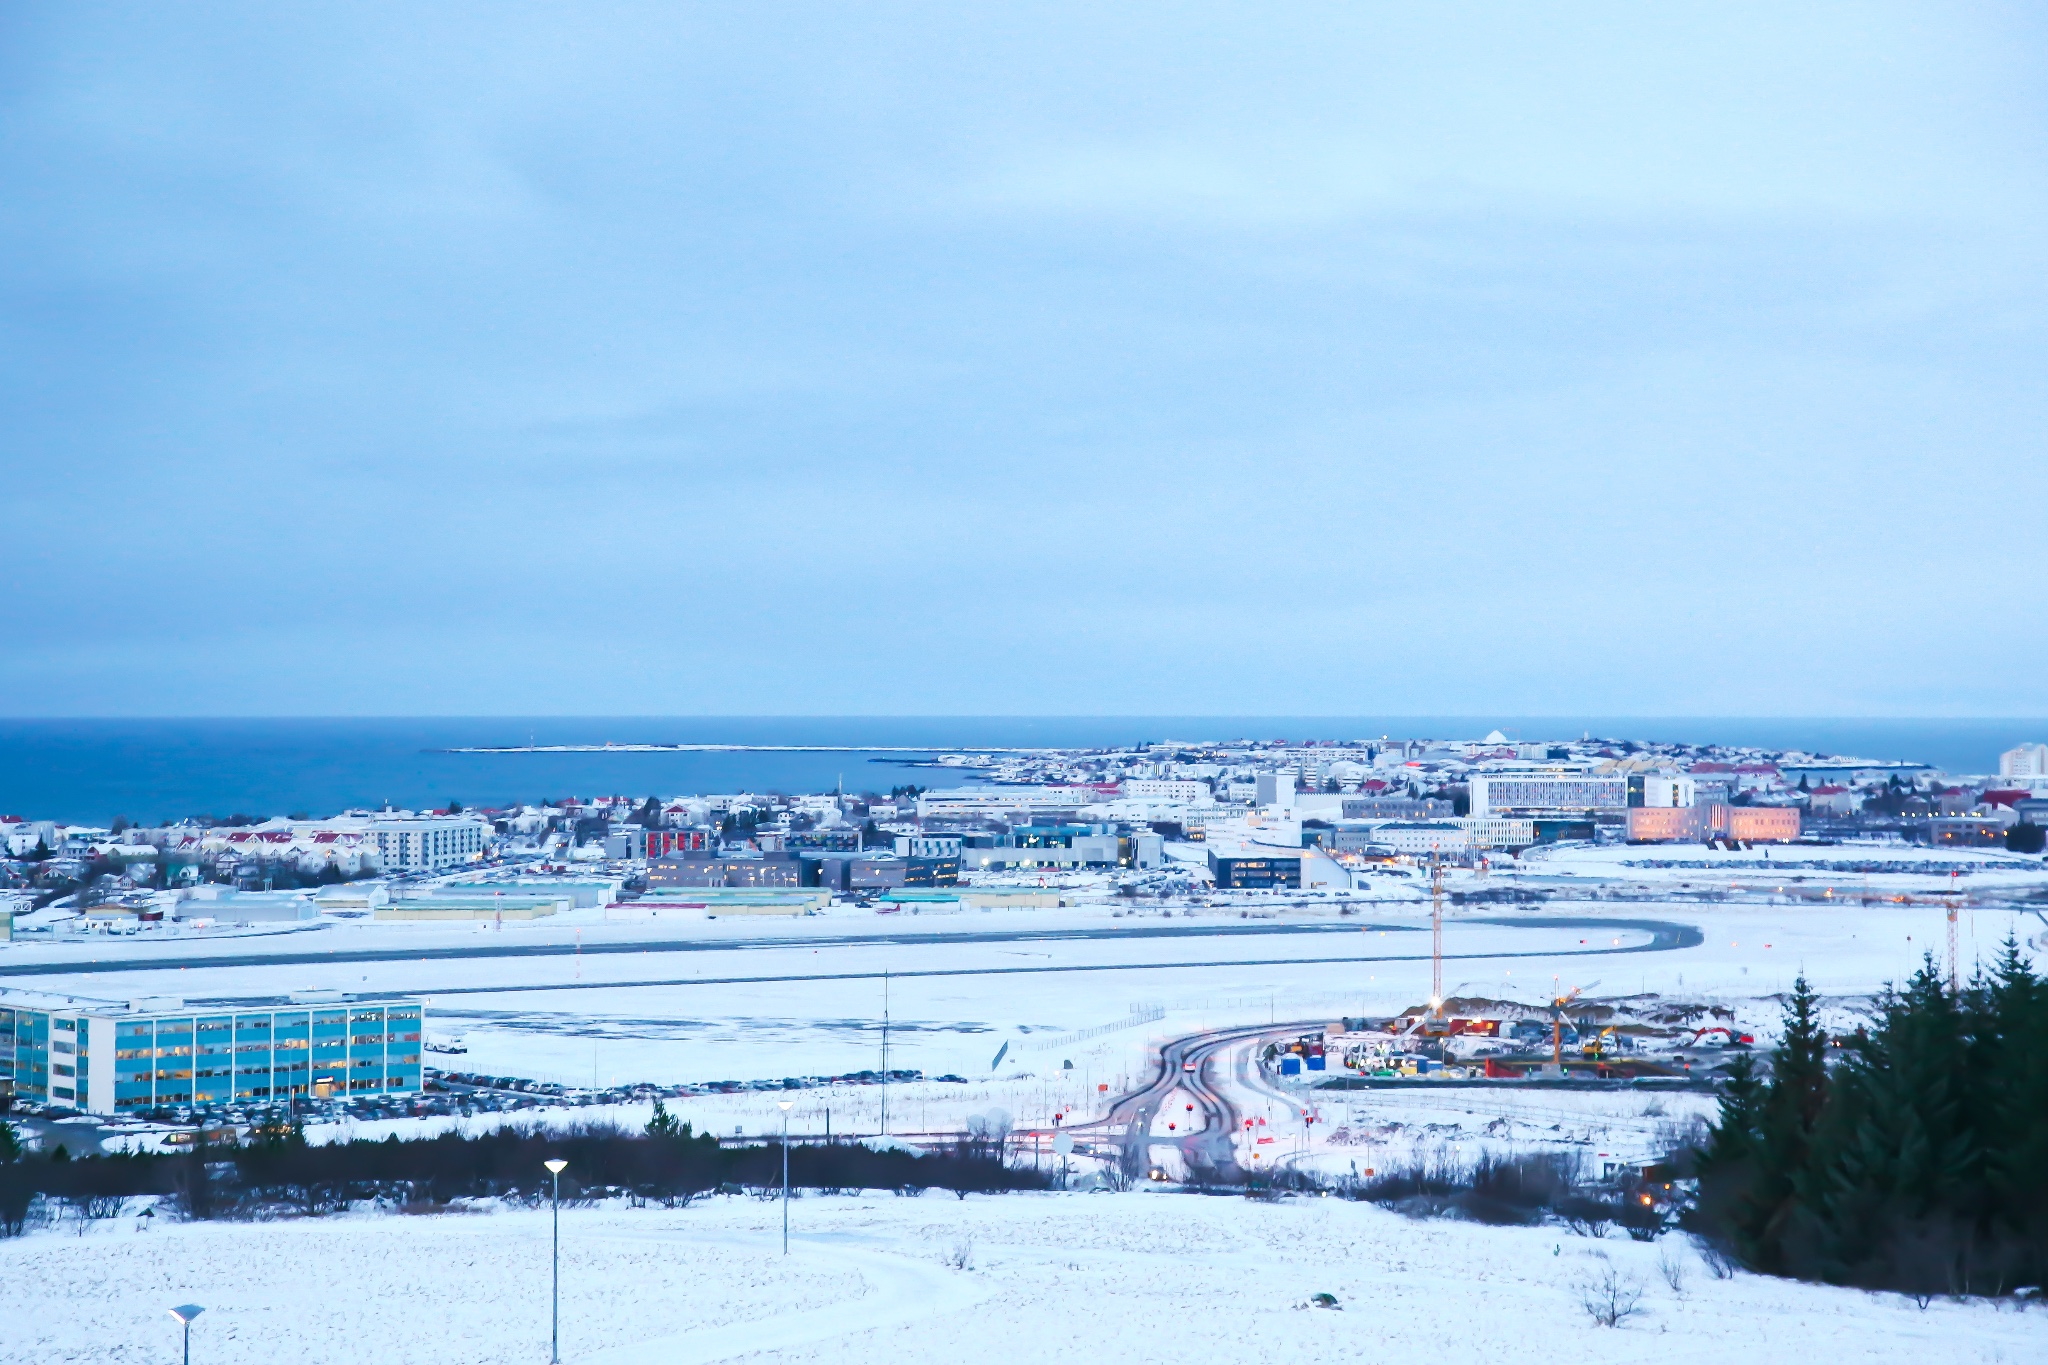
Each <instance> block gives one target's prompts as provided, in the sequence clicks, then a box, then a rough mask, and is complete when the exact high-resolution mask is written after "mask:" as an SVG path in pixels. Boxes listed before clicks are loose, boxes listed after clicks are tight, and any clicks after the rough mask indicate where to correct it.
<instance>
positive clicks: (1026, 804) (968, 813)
mask: <svg viewBox="0 0 2048 1365" xmlns="http://www.w3.org/2000/svg"><path fill="white" fill-rule="evenodd" d="M1108 794H1109V793H1106V792H1102V791H1098V790H1096V789H1095V788H1093V787H954V788H950V789H948V790H946V791H933V792H926V793H924V794H923V795H922V796H920V797H918V798H917V818H918V819H920V820H930V819H932V818H934V817H940V818H945V817H949V816H950V817H956V818H960V817H976V816H990V815H1005V814H1008V813H1009V812H1012V811H1018V812H1022V813H1023V814H1026V815H1037V814H1044V813H1046V812H1050V811H1077V810H1080V809H1082V808H1083V807H1084V806H1092V805H1094V804H1095V803H1096V802H1098V801H1101V800H1102V799H1103V798H1104V797H1105V796H1107V795H1108Z"/></svg>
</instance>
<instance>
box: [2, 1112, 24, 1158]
mask: <svg viewBox="0 0 2048 1365" xmlns="http://www.w3.org/2000/svg"><path fill="white" fill-rule="evenodd" d="M19 1160H21V1139H20V1138H18V1137H16V1136H15V1135H14V1125H13V1124H11V1123H6V1122H0V1164H4V1163H6V1162H9V1161H19Z"/></svg>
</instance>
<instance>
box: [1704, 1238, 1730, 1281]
mask: <svg viewBox="0 0 2048 1365" xmlns="http://www.w3.org/2000/svg"><path fill="white" fill-rule="evenodd" d="M1699 1248H1700V1260H1701V1262H1702V1263H1704V1264H1705V1266H1706V1267H1707V1273H1708V1274H1709V1275H1712V1276H1713V1277H1714V1278H1715V1279H1717V1280H1732V1279H1734V1278H1735V1271H1736V1269H1737V1267H1736V1264H1735V1258H1734V1257H1733V1256H1730V1255H1729V1254H1728V1253H1727V1251H1726V1250H1725V1249H1723V1248H1721V1247H1718V1246H1716V1245H1715V1244H1714V1243H1712V1242H1705V1241H1703V1242H1701V1243H1700V1244H1699Z"/></svg>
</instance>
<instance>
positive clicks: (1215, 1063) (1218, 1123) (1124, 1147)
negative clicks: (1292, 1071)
mask: <svg viewBox="0 0 2048 1365" xmlns="http://www.w3.org/2000/svg"><path fill="white" fill-rule="evenodd" d="M1317 1026H1318V1025H1317V1023H1316V1022H1314V1021H1297V1022H1294V1023H1288V1024H1261V1025H1259V1026H1258V1027H1256V1028H1229V1029H1214V1030H1211V1031H1209V1032H1207V1033H1197V1034H1193V1035H1190V1036H1189V1037H1186V1038H1176V1039H1174V1040H1173V1041H1172V1042H1170V1043H1168V1044H1166V1046H1165V1047H1163V1048H1161V1049H1160V1052H1159V1074H1158V1075H1157V1076H1155V1077H1154V1078H1153V1079H1152V1081H1151V1083H1150V1084H1148V1085H1146V1086H1145V1087H1144V1088H1143V1089H1140V1090H1135V1091H1133V1092H1131V1093H1130V1094H1128V1095H1124V1096H1122V1097H1121V1098H1119V1099H1117V1100H1116V1101H1115V1102H1114V1103H1112V1104H1111V1105H1110V1107H1109V1114H1108V1115H1107V1116H1106V1117H1104V1118H1100V1119H1096V1120H1093V1121H1091V1122H1088V1123H1077V1124H1074V1125H1073V1126H1072V1127H1070V1128H1068V1129H1066V1130H1065V1131H1066V1132H1068V1133H1069V1134H1071V1135H1072V1136H1073V1139H1074V1150H1075V1151H1077V1152H1080V1153H1081V1154H1082V1155H1084V1156H1091V1157H1097V1158H1100V1159H1103V1160H1108V1161H1119V1162H1121V1163H1122V1164H1123V1167H1124V1169H1125V1170H1126V1171H1129V1172H1131V1173H1132V1174H1133V1175H1134V1176H1136V1177H1139V1178H1142V1177H1143V1176H1144V1175H1145V1174H1146V1173H1147V1172H1148V1171H1150V1170H1151V1169H1152V1167H1153V1162H1152V1159H1151V1149H1152V1148H1154V1147H1169V1146H1170V1147H1174V1148H1177V1149H1178V1150H1179V1152H1180V1155H1181V1161H1182V1163H1183V1164H1184V1165H1185V1166H1186V1168H1187V1179H1188V1182H1189V1183H1190V1184H1196V1185H1241V1184H1243V1183H1244V1181H1245V1179H1246V1177H1247V1175H1248V1174H1249V1173H1248V1172H1247V1171H1246V1170H1245V1169H1244V1167H1243V1166H1242V1165H1240V1164H1239V1163H1238V1160H1237V1147H1236V1139H1237V1131H1238V1128H1239V1126H1240V1125H1241V1124H1242V1123H1243V1121H1244V1116H1243V1115H1242V1114H1240V1113H1239V1112H1238V1109H1237V1106H1236V1105H1234V1104H1232V1103H1231V1102H1230V1100H1229V1098H1228V1097H1226V1096H1225V1095H1224V1093H1223V1090H1222V1087H1221V1085H1220V1084H1219V1081H1220V1079H1221V1078H1220V1077H1219V1076H1218V1074H1217V1070H1218V1068H1219V1067H1220V1066H1222V1065H1224V1064H1226V1063H1227V1061H1228V1059H1229V1056H1230V1053H1231V1050H1232V1049H1233V1048H1235V1047H1237V1046H1238V1045H1239V1044H1241V1043H1251V1044H1252V1045H1253V1047H1254V1048H1256V1047H1257V1045H1258V1043H1259V1042H1260V1041H1261V1040H1263V1039H1265V1038H1269V1037H1271V1038H1296V1037H1299V1036H1300V1035H1301V1034H1303V1033H1305V1032H1307V1031H1309V1030H1311V1029H1314V1028H1316V1027H1317ZM1182 1096H1185V1097H1186V1098H1185V1099H1182V1098H1181V1097H1182ZM1170 1102H1179V1103H1181V1104H1183V1105H1188V1104H1192V1105H1193V1106H1194V1109H1195V1112H1196V1113H1198V1114H1199V1115H1200V1116H1201V1120H1202V1126H1201V1127H1200V1128H1199V1129H1196V1130H1195V1131H1194V1132H1191V1133H1177V1134H1173V1135H1165V1136H1162V1135H1157V1134H1154V1133H1153V1131H1152V1127H1153V1125H1154V1124H1155V1123H1156V1122H1158V1120H1159V1118H1160V1116H1161V1112H1162V1110H1163V1108H1164V1106H1166V1105H1167V1104H1168V1103H1170ZM1180 1112H1181V1113H1186V1112H1188V1111H1187V1110H1186V1109H1185V1108H1184V1109H1182V1110H1181V1111H1180ZM1168 1121H1169V1122H1180V1120H1178V1119H1175V1118H1172V1117H1171V1116H1169V1117H1168ZM1037 1136H1044V1134H1037Z"/></svg>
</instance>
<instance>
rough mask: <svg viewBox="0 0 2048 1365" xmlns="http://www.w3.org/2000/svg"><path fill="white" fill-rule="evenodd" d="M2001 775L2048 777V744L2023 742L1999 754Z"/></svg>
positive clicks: (1999, 772)
mask: <svg viewBox="0 0 2048 1365" xmlns="http://www.w3.org/2000/svg"><path fill="white" fill-rule="evenodd" d="M1998 775H1999V776H2000V777H2048V744H2022V745H2020V746H2019V747H2018V748H2017V749H2007V750H2006V751H2005V752H2004V753H2002V754H2000V755H1999V756H1998Z"/></svg>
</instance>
